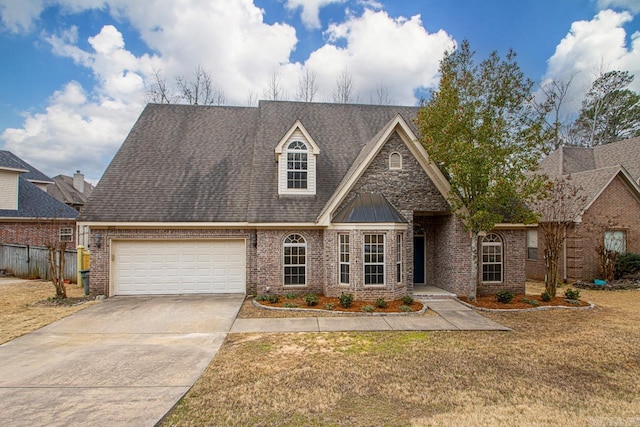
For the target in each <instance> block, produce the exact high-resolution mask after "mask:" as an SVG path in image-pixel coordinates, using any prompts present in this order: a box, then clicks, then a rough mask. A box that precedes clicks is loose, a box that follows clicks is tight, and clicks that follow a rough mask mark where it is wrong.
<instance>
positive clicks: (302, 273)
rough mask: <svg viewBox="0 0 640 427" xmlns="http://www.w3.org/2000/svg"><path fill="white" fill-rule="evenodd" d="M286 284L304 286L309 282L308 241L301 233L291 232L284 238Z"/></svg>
mask: <svg viewBox="0 0 640 427" xmlns="http://www.w3.org/2000/svg"><path fill="white" fill-rule="evenodd" d="M283 246H284V247H283V249H284V284H285V286H296V285H297V286H300V285H302V286H304V285H306V284H307V242H306V241H305V240H304V237H302V236H301V235H299V234H290V235H289V236H287V238H286V239H284V245H283Z"/></svg>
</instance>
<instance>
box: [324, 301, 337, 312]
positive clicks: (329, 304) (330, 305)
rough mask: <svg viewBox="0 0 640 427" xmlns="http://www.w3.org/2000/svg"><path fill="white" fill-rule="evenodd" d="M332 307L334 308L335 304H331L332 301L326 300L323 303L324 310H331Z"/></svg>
mask: <svg viewBox="0 0 640 427" xmlns="http://www.w3.org/2000/svg"><path fill="white" fill-rule="evenodd" d="M334 308H335V305H333V303H332V302H328V303H326V304H325V305H324V309H325V310H333V309H334Z"/></svg>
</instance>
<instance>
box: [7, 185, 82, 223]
mask: <svg viewBox="0 0 640 427" xmlns="http://www.w3.org/2000/svg"><path fill="white" fill-rule="evenodd" d="M77 217H78V211H76V210H75V209H72V208H70V207H69V206H67V205H65V204H64V203H62V202H61V201H59V200H57V199H55V198H54V197H53V196H51V195H50V194H47V192H46V191H43V190H41V189H39V188H38V187H36V186H35V185H33V184H32V183H30V182H29V181H28V180H27V178H25V177H24V176H20V177H19V178H18V209H17V210H8V209H0V218H42V219H45V218H47V219H67V218H69V219H75V218H77Z"/></svg>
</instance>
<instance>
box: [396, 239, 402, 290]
mask: <svg viewBox="0 0 640 427" xmlns="http://www.w3.org/2000/svg"><path fill="white" fill-rule="evenodd" d="M396 282H397V283H402V234H400V233H398V235H397V237H396Z"/></svg>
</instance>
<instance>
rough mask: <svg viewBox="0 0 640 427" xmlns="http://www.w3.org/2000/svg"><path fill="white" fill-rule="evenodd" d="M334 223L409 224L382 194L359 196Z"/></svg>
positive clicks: (343, 209) (336, 216) (336, 217)
mask: <svg viewBox="0 0 640 427" xmlns="http://www.w3.org/2000/svg"><path fill="white" fill-rule="evenodd" d="M331 222H334V223H381V222H386V223H408V221H407V220H406V219H405V218H404V217H403V216H402V214H401V213H400V212H398V210H397V209H396V208H395V207H394V206H393V205H392V204H391V203H389V201H388V200H387V199H386V198H385V197H384V195H382V194H380V193H364V194H358V195H356V197H355V198H354V199H353V200H351V201H350V202H349V203H348V204H347V205H346V206H345V207H344V208H342V210H341V211H340V212H338V213H337V214H336V215H335V216H334V217H333V218H332V220H331Z"/></svg>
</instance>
